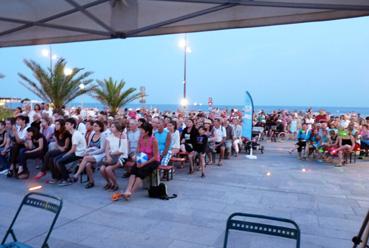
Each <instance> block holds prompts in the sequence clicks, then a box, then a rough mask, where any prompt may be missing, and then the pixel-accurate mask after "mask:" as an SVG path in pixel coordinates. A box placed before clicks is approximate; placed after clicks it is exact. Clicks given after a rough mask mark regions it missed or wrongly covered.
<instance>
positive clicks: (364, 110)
mask: <svg viewBox="0 0 369 248" xmlns="http://www.w3.org/2000/svg"><path fill="white" fill-rule="evenodd" d="M7 106H8V107H10V108H15V107H18V106H20V104H19V103H12V104H8V105H7ZM72 106H74V107H84V108H98V109H100V110H104V109H105V107H104V105H102V104H100V103H79V102H74V103H71V104H69V105H68V106H67V107H72ZM142 107H144V108H149V109H154V108H156V109H159V110H161V111H171V112H173V111H176V110H177V109H180V106H179V105H177V104H144V105H143V104H127V105H126V106H125V108H131V109H137V108H142ZM213 107H214V108H220V109H228V110H230V109H242V107H243V106H242V105H215V106H213ZM308 108H310V107H308V106H261V105H256V106H255V112H259V111H261V110H263V111H265V112H266V113H270V112H272V111H274V110H288V111H306V110H307V109H308ZM311 108H312V109H313V111H315V112H317V111H319V109H324V110H325V111H327V112H328V113H329V114H331V115H335V116H336V115H341V114H345V113H350V112H355V113H359V114H361V115H362V116H369V107H325V106H315V107H311ZM187 109H188V110H189V111H195V110H197V111H209V107H208V105H189V106H188V108H187Z"/></svg>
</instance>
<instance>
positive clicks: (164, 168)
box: [158, 165, 174, 181]
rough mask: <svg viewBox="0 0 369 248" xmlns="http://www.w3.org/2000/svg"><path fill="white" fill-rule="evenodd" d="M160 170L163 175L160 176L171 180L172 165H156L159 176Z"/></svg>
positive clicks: (172, 173)
mask: <svg viewBox="0 0 369 248" xmlns="http://www.w3.org/2000/svg"><path fill="white" fill-rule="evenodd" d="M161 172H163V176H162V177H161V178H162V179H164V180H166V181H170V180H173V175H174V166H173V165H160V166H159V167H158V173H159V176H161Z"/></svg>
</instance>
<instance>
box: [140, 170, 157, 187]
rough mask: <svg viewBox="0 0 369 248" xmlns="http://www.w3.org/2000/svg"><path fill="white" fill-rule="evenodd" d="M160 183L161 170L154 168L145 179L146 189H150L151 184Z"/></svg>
mask: <svg viewBox="0 0 369 248" xmlns="http://www.w3.org/2000/svg"><path fill="white" fill-rule="evenodd" d="M159 184H160V176H159V170H158V169H156V170H154V171H153V172H152V173H151V175H150V176H149V177H146V178H145V179H144V180H143V187H144V189H149V188H150V187H151V186H158V185H159Z"/></svg>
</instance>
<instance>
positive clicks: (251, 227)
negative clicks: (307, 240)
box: [223, 213, 300, 248]
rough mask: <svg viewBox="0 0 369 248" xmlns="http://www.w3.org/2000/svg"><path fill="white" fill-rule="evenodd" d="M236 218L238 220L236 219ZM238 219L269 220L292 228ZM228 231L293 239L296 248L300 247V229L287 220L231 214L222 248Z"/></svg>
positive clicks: (224, 246)
mask: <svg viewBox="0 0 369 248" xmlns="http://www.w3.org/2000/svg"><path fill="white" fill-rule="evenodd" d="M237 217H238V219H237ZM240 217H242V218H248V219H259V220H264V222H265V220H270V221H275V222H280V223H284V224H285V225H286V224H290V225H292V226H293V228H292V227H286V226H282V225H281V226H279V225H278V226H277V225H269V224H264V223H259V222H250V221H245V220H239V219H240ZM230 230H237V231H243V232H252V233H259V234H265V235H270V236H276V237H281V238H286V239H293V240H296V248H299V247H300V228H299V227H298V225H297V224H296V223H295V222H294V221H292V220H288V219H282V218H276V217H269V216H263V215H255V214H247V213H233V214H231V216H229V218H228V220H227V227H226V232H225V237H224V245H223V248H226V247H227V245H228V234H229V231H230Z"/></svg>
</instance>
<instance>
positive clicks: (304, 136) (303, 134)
mask: <svg viewBox="0 0 369 248" xmlns="http://www.w3.org/2000/svg"><path fill="white" fill-rule="evenodd" d="M310 135H311V132H310V130H306V131H304V130H302V129H300V130H299V132H298V133H297V139H298V140H309V139H310Z"/></svg>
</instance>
